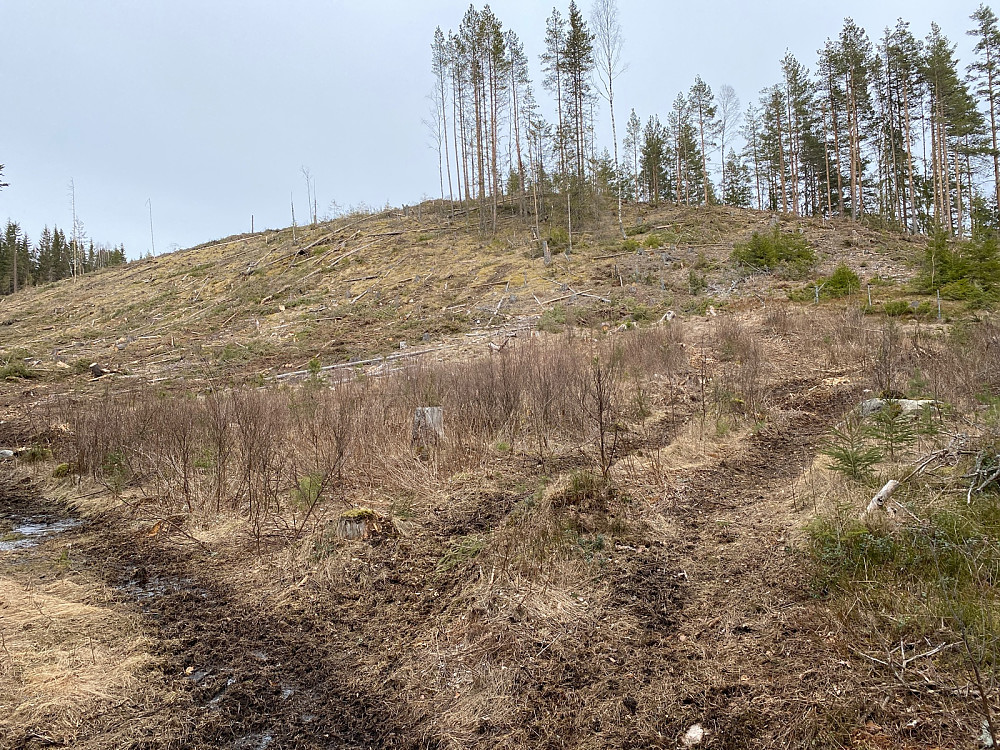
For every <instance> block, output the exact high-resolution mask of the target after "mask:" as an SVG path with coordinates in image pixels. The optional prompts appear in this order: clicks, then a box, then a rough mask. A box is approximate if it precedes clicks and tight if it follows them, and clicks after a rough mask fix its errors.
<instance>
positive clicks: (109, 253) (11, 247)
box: [0, 221, 125, 294]
mask: <svg viewBox="0 0 1000 750" xmlns="http://www.w3.org/2000/svg"><path fill="white" fill-rule="evenodd" d="M124 263H125V246H124V245H119V246H117V247H114V246H106V245H100V244H97V245H95V244H94V242H93V240H87V241H85V242H81V241H79V240H76V241H74V240H73V239H69V240H67V239H66V234H65V232H63V230H61V229H59V228H58V227H53V228H52V229H49V228H48V227H45V229H43V230H42V233H41V235H40V236H39V238H38V241H37V242H32V241H31V240H30V239H29V238H28V235H27V234H25V233H24V232H23V231H22V230H21V227H20V225H19V224H17V222H14V221H8V222H7V227H6V229H5V230H4V232H3V234H2V235H0V294H10V293H11V292H16V291H17V290H18V289H23V288H25V287H28V286H37V285H38V284H46V283H48V282H50V281H59V280H60V279H66V278H69V277H71V276H75V275H79V274H84V273H90V272H91V271H96V270H97V269H99V268H106V267H108V266H118V265H122V264H124Z"/></svg>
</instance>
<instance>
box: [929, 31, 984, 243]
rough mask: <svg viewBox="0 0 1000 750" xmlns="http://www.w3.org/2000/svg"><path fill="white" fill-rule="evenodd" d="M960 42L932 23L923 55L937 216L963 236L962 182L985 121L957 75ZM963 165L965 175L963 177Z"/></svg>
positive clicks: (966, 199) (964, 199)
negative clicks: (956, 46) (954, 40)
mask: <svg viewBox="0 0 1000 750" xmlns="http://www.w3.org/2000/svg"><path fill="white" fill-rule="evenodd" d="M954 52H955V47H954V45H953V44H952V43H951V42H950V41H949V40H948V38H947V37H945V36H944V34H942V33H941V28H940V27H939V26H938V25H937V24H931V33H930V34H929V35H928V37H927V42H926V54H925V57H924V71H923V73H924V80H925V82H926V85H927V87H928V92H929V100H930V101H929V106H930V113H931V116H930V121H931V150H932V152H933V155H934V156H933V159H932V164H933V174H934V195H935V207H936V209H935V217H936V218H937V221H938V223H939V224H940V225H941V226H943V227H944V228H945V231H947V232H948V233H949V234H958V236H959V237H961V236H962V235H963V231H964V230H963V228H964V224H965V212H966V211H965V209H966V203H971V201H970V199H971V197H972V196H971V195H970V194H969V191H968V190H966V191H965V194H964V196H963V181H964V177H965V176H971V175H968V172H970V171H971V170H970V169H969V166H968V160H967V157H970V156H971V155H972V154H973V153H975V152H977V151H979V150H981V146H979V145H977V141H978V140H979V139H980V138H981V137H982V135H983V131H984V122H983V118H982V115H981V114H980V113H979V111H978V110H977V109H976V103H975V99H974V98H973V97H972V94H971V93H970V91H969V88H968V86H967V85H966V83H965V81H963V80H962V79H961V77H960V76H959V74H958V61H957V60H956V59H955V55H954ZM963 169H965V171H966V175H964V176H963Z"/></svg>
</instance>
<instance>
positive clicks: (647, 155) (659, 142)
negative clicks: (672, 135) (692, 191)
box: [640, 115, 669, 205]
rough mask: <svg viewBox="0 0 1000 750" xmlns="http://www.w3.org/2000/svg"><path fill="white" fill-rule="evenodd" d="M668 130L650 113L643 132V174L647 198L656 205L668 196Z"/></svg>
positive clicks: (641, 163)
mask: <svg viewBox="0 0 1000 750" xmlns="http://www.w3.org/2000/svg"><path fill="white" fill-rule="evenodd" d="M667 137H668V136H667V132H666V130H665V129H664V127H663V126H662V125H661V124H660V119H659V118H658V117H657V116H656V115H650V116H649V120H648V121H647V122H646V127H645V129H644V130H643V134H642V149H641V154H642V155H641V161H640V165H641V170H642V172H641V174H642V182H643V185H644V186H645V191H646V198H647V200H648V201H649V202H650V203H651V204H653V205H656V203H658V202H659V200H660V199H661V198H665V197H668V191H667V187H668V184H669V178H668V177H667V170H668V163H667V162H668V159H667Z"/></svg>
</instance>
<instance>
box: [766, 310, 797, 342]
mask: <svg viewBox="0 0 1000 750" xmlns="http://www.w3.org/2000/svg"><path fill="white" fill-rule="evenodd" d="M764 328H765V329H766V330H768V331H770V332H771V333H772V334H774V335H775V336H787V335H788V334H790V333H791V332H792V331H793V330H794V329H795V319H794V317H793V315H792V312H791V310H789V308H788V305H786V304H781V303H771V304H769V305H768V307H767V309H766V310H765V311H764Z"/></svg>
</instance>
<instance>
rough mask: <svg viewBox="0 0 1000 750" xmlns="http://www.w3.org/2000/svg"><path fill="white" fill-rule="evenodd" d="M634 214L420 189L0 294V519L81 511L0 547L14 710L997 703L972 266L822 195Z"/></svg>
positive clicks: (54, 727)
mask: <svg viewBox="0 0 1000 750" xmlns="http://www.w3.org/2000/svg"><path fill="white" fill-rule="evenodd" d="M627 219H628V221H627V225H626V226H627V229H628V231H627V235H628V236H627V239H625V240H622V239H621V236H620V234H619V233H618V228H617V221H616V218H615V217H614V216H613V215H612V214H610V213H608V214H606V215H605V216H604V217H603V224H602V223H595V225H594V226H593V227H592V228H591V229H590V230H589V231H587V232H584V233H581V234H579V235H576V234H574V235H573V237H572V250H569V243H570V237H569V236H568V233H566V232H564V231H560V230H559V228H558V227H556V228H552V229H550V230H548V231H546V232H545V233H544V235H545V240H546V242H547V244H548V249H549V251H550V254H551V259H550V260H547V259H546V257H545V252H544V246H543V243H542V242H540V241H535V240H533V239H531V228H530V227H529V226H527V225H525V224H523V223H522V222H521V221H520V220H519V219H517V218H514V217H507V218H506V219H504V223H503V226H502V229H501V231H500V232H499V233H498V234H497V235H496V237H495V238H491V239H483V238H482V236H481V235H480V234H479V231H478V226H476V225H475V222H472V224H473V225H472V226H467V225H466V223H465V217H464V216H459V217H456V218H454V219H451V220H449V219H448V218H447V217H446V215H445V214H444V213H443V212H442V211H441V207H440V206H436V205H434V204H424V205H422V206H420V207H418V208H411V209H408V210H405V211H390V212H384V213H380V214H375V215H370V216H355V217H345V218H344V219H340V220H338V221H336V222H332V223H329V224H323V225H320V226H316V227H310V228H305V229H296V230H295V233H294V237H293V232H292V230H290V229H288V230H281V231H279V232H268V233H262V234H258V235H253V236H240V237H235V238H229V239H226V240H222V241H219V242H215V243H210V244H206V245H203V246H200V247H197V248H192V249H190V250H185V251H181V252H178V253H174V254H171V255H167V256H161V257H159V258H155V259H151V260H145V261H138V262H135V263H132V264H129V265H128V266H126V267H125V268H124V269H119V270H115V271H103V272H97V273H94V274H92V275H90V276H87V277H84V278H83V279H81V280H79V281H77V282H72V281H67V282H61V283H58V284H55V285H50V286H47V287H40V288H36V289H30V290H26V291H23V292H19V293H18V294H15V295H12V296H10V297H7V298H4V299H3V300H2V302H0V322H2V323H4V324H5V326H4V328H3V329H2V330H3V331H4V332H5V333H7V334H8V335H7V336H5V338H4V343H3V346H4V350H3V360H2V361H3V362H4V363H5V364H4V367H5V373H4V379H3V381H2V386H0V388H2V391H0V393H2V408H3V412H2V414H0V447H3V446H7V445H10V446H12V450H14V451H15V452H16V456H15V458H14V459H13V460H8V461H6V462H5V463H4V464H2V472H3V473H2V474H0V496H2V497H3V501H4V507H5V508H6V510H4V512H3V516H2V518H0V523H7V524H8V526H9V528H7V527H0V543H3V542H4V541H6V542H7V543H18V542H20V541H21V539H22V537H23V536H24V535H25V534H28V533H29V531H24V530H22V529H25V528H27V527H24V526H23V525H19V524H21V523H22V521H23V519H24V518H38V517H39V516H40V514H44V515H45V517H46V518H60V519H65V518H67V517H80V518H81V519H83V523H82V524H81V525H79V526H76V527H73V528H72V529H70V530H69V531H63V532H62V533H60V534H57V535H56V534H54V535H53V536H52V537H51V538H49V540H48V541H46V542H44V543H43V544H41V545H39V546H38V547H25V548H23V549H22V548H17V549H15V550H14V551H13V552H4V551H0V586H3V589H2V590H4V591H6V592H9V593H10V596H11V597H12V601H17V602H21V603H22V604H26V605H32V606H20V605H18V607H17V609H16V612H15V613H14V614H13V615H11V614H9V613H8V612H7V611H6V610H0V634H2V635H3V643H4V644H5V648H4V650H3V651H4V657H5V659H6V661H4V662H2V664H3V665H4V666H3V669H2V670H0V701H2V702H3V703H4V704H5V705H11V706H12V707H13V708H14V710H13V711H12V712H10V713H9V714H5V715H4V716H2V717H0V729H2V731H0V747H4V748H6V747H11V748H13V747H32V746H34V745H35V744H40V743H43V742H45V743H49V742H51V743H70V742H72V743H73V744H74V745H75V746H79V747H88V748H111V747H116V748H118V747H136V748H138V747H163V748H166V747H170V748H174V747H176V748H180V747H185V748H192V747H193V748H210V747H233V748H237V747H241V748H242V747H267V746H269V745H271V744H272V743H273V745H274V746H280V747H326V746H329V745H330V743H331V742H336V743H339V745H340V746H344V747H359V748H360V747H399V748H418V747H426V748H430V747H436V748H470V747H481V748H494V747H509V748H528V747H531V748H537V747H547V748H556V747H580V748H623V747H635V748H639V747H644V748H645V747H663V748H674V747H678V746H687V747H693V746H695V745H704V746H707V747H718V748H746V747H759V748H771V747H858V748H884V747H914V748H916V747H935V746H939V747H975V746H976V745H977V744H978V743H979V742H980V738H981V737H983V736H989V735H990V733H991V732H992V724H991V722H992V721H993V710H994V709H993V706H994V704H995V701H996V700H997V698H998V691H997V681H996V674H997V669H996V665H997V659H996V654H997V653H998V651H997V644H998V641H997V637H996V636H997V630H996V627H995V616H994V614H993V611H994V608H995V603H996V601H998V598H997V594H996V591H997V586H996V583H997V581H996V578H997V575H998V571H1000V565H997V560H998V557H997V555H996V552H995V550H996V549H997V546H996V544H997V538H996V527H995V513H996V511H995V508H996V500H997V497H998V495H997V484H996V480H997V478H998V477H1000V471H998V470H997V467H998V466H1000V458H998V453H997V445H998V444H1000V438H998V433H997V425H998V424H1000V419H998V418H997V406H996V404H997V398H998V397H1000V380H998V375H997V374H998V373H1000V336H998V328H997V325H996V323H995V322H992V319H991V318H990V316H989V314H988V313H987V312H984V311H983V310H982V309H981V308H982V306H983V304H985V303H984V301H983V300H982V299H979V300H969V299H943V300H942V302H941V305H942V308H941V315H940V317H939V316H938V311H937V297H936V289H931V288H928V287H927V284H926V283H925V272H926V268H927V265H926V259H927V258H928V256H929V253H930V255H932V256H933V254H934V252H936V251H934V250H933V247H934V246H933V245H931V244H929V243H927V242H926V241H925V240H923V239H920V238H914V237H910V236H906V235H897V234H889V233H876V232H873V231H870V230H867V229H865V228H864V227H862V226H860V225H858V224H854V223H851V222H847V221H830V222H824V221H822V220H819V219H791V218H789V217H786V216H775V215H771V214H766V213H759V212H753V211H743V210H736V209H730V208H723V207H713V208H695V207H676V206H669V205H665V206H662V207H660V208H657V209H646V210H643V212H642V213H633V214H631V215H629V216H628V217H627ZM948 247H951V246H948ZM567 251H569V252H568V253H567ZM949 252H952V251H951V250H949ZM954 252H956V253H959V251H958V250H955V251H954ZM959 254H960V253H959ZM958 257H959V256H954V257H951V259H950V261H949V265H948V268H949V269H950V270H949V274H952V275H953V274H956V273H958V271H957V270H955V269H956V268H957V267H958V265H959V264H958V260H956V258H958ZM954 280H955V279H953V278H951V276H949V282H948V283H952V282H953V281H954ZM932 293H933V294H934V296H931V294H932ZM869 295H870V296H869ZM670 312H673V313H674V315H669V314H668V313H670ZM401 342H405V345H404V347H403V348H400V344H401ZM351 360H355V361H354V362H352V361H351ZM91 363H98V364H99V365H100V367H101V368H102V371H103V372H104V373H105V374H102V375H101V376H100V377H99V378H94V376H93V373H92V372H91V371H90V369H89V367H90V365H91ZM904 397H905V398H910V399H919V400H922V401H924V402H933V404H928V405H927V406H926V407H925V408H921V406H920V405H919V404H918V405H917V406H916V407H915V409H916V411H915V412H914V416H906V415H904V414H903V409H904V404H909V403H910V402H904V401H900V400H899V399H902V398H904ZM876 398H881V399H883V400H882V401H878V402H874V401H873V399H876ZM862 402H865V403H866V404H867V406H866V407H865V409H864V410H862V409H860V408H859V407H860V405H861V404H862ZM873 403H877V404H878V407H876V406H874V405H872V404H873ZM438 408H440V409H441V410H442V413H443V421H442V422H441V423H440V428H441V429H440V430H438V429H437V427H436V426H435V423H434V422H433V420H431V421H427V422H422V423H420V422H418V423H415V421H414V415H415V413H422V412H418V410H424V409H430V410H434V409H438ZM906 408H910V407H909V406H907V407H906ZM888 479H897V480H902V485H901V487H900V488H899V489H898V490H897V491H896V494H895V495H893V496H892V497H891V498H889V499H888V500H887V501H886V502H885V503H884V505H882V506H877V507H874V508H873V509H871V510H870V511H866V508H867V507H868V505H869V502H870V500H871V498H872V496H873V495H874V494H875V492H876V491H877V490H878V489H879V488H880V487H881V486H882V485H883V484H884V483H885V482H886V481H887V480H888ZM19 519H20V520H19ZM2 549H3V548H0V550H2ZM15 595H16V596H15ZM984 732H985V734H984ZM39 738H42V739H39Z"/></svg>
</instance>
